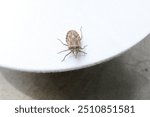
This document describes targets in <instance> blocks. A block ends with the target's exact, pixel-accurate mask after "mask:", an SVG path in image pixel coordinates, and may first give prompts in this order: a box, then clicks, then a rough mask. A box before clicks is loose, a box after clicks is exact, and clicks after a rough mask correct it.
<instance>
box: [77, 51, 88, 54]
mask: <svg viewBox="0 0 150 117" xmlns="http://www.w3.org/2000/svg"><path fill="white" fill-rule="evenodd" d="M79 52H81V53H84V54H87V53H86V52H84V51H81V50H79Z"/></svg>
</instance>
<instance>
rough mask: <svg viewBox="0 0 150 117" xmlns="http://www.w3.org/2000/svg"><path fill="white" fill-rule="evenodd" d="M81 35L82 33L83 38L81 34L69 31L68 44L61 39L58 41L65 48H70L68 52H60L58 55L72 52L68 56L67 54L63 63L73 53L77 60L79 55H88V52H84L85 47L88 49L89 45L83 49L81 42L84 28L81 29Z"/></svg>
mask: <svg viewBox="0 0 150 117" xmlns="http://www.w3.org/2000/svg"><path fill="white" fill-rule="evenodd" d="M80 33H81V36H80V35H79V33H78V32H77V31H75V30H69V31H68V32H67V35H66V42H67V44H65V43H63V42H62V41H61V40H60V39H58V40H59V41H60V42H61V43H62V44H63V45H64V46H67V47H68V49H67V50H63V51H60V52H58V54H60V53H62V52H66V51H70V52H69V53H68V54H66V55H65V56H64V58H63V59H62V62H63V61H64V60H65V59H66V57H67V56H68V55H70V54H71V53H73V54H74V55H75V57H76V58H77V55H78V53H84V54H87V53H86V52H84V51H82V50H83V49H84V48H85V47H87V45H85V46H84V47H81V40H82V37H83V36H82V27H81V28H80Z"/></svg>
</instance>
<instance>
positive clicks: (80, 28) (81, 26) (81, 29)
mask: <svg viewBox="0 0 150 117" xmlns="http://www.w3.org/2000/svg"><path fill="white" fill-rule="evenodd" d="M80 33H81V40H82V26H81V27H80Z"/></svg>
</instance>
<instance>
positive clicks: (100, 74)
mask: <svg viewBox="0 0 150 117" xmlns="http://www.w3.org/2000/svg"><path fill="white" fill-rule="evenodd" d="M0 99H2V100H3V99H13V100H14V99H17V100H18V99H22V100H24V99H43V100H45V99H47V100H49V99H50V100H57V99H60V100H61V99H62V100H63V99H71V100H72V99H83V100H86V99H93V100H95V99H101V100H106V99H110V100H111V99H114V100H122V99H127V100H129V99H134V100H135V99H136V100H137V99H150V35H148V36H147V37H146V38H145V39H144V40H143V41H141V42H140V43H139V44H137V45H136V46H134V47H133V48H131V49H130V50H129V51H127V52H125V53H124V54H122V55H121V56H119V57H117V58H114V59H112V60H111V61H108V62H105V63H102V64H100V65H96V66H94V67H90V68H86V69H81V70H76V71H70V72H64V73H46V74H44V73H40V74H37V73H25V72H20V71H15V70H9V69H5V68H0Z"/></svg>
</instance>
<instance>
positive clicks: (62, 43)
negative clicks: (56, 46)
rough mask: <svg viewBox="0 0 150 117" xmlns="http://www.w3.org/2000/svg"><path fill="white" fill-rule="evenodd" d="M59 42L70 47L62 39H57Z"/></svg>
mask: <svg viewBox="0 0 150 117" xmlns="http://www.w3.org/2000/svg"><path fill="white" fill-rule="evenodd" d="M57 40H59V41H60V42H61V43H62V44H63V45H65V46H68V45H67V44H65V43H63V42H62V41H61V40H60V39H57Z"/></svg>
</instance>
